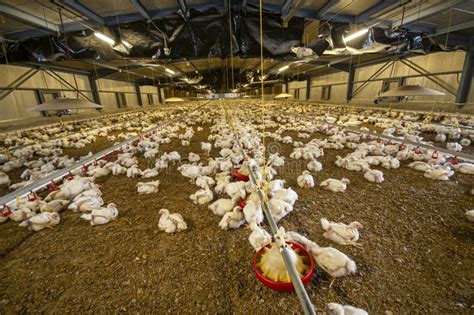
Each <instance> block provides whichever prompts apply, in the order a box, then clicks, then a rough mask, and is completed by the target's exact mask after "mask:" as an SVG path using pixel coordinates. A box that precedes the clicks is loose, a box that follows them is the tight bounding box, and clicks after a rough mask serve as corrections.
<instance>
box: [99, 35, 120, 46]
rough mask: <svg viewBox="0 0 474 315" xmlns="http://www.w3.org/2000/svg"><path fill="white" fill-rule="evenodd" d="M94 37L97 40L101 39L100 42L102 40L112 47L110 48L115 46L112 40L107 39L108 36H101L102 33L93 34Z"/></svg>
mask: <svg viewBox="0 0 474 315" xmlns="http://www.w3.org/2000/svg"><path fill="white" fill-rule="evenodd" d="M94 36H95V37H97V38H99V39H101V40H103V41H104V42H107V43H109V44H110V45H112V46H113V45H115V41H114V40H113V39H112V38H110V37H108V36H105V35H104V34H102V33H99V32H94Z"/></svg>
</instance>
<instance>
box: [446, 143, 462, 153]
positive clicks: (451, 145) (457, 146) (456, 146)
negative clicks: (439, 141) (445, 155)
mask: <svg viewBox="0 0 474 315" xmlns="http://www.w3.org/2000/svg"><path fill="white" fill-rule="evenodd" d="M446 148H447V149H448V150H451V151H456V152H460V151H462V145H460V144H459V143H457V142H448V143H447V144H446Z"/></svg>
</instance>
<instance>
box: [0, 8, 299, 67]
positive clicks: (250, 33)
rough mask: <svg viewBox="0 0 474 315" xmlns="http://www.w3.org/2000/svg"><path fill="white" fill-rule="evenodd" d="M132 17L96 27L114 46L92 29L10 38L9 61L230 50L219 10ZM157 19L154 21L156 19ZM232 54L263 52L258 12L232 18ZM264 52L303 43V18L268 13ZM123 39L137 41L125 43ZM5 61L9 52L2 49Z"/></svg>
mask: <svg viewBox="0 0 474 315" xmlns="http://www.w3.org/2000/svg"><path fill="white" fill-rule="evenodd" d="M153 22H154V23H147V22H145V21H138V22H131V23H126V24H121V25H120V26H114V27H103V28H96V31H98V32H101V33H103V34H105V35H106V36H108V37H110V38H112V39H114V41H115V43H116V44H115V45H114V46H112V45H110V44H108V43H106V42H104V41H102V40H101V39H99V38H97V37H95V36H94V32H93V31H91V30H83V31H77V32H70V33H66V34H65V35H61V36H60V37H56V36H45V37H40V38H33V39H28V40H24V41H21V42H18V43H8V45H7V54H8V61H9V62H20V61H35V62H44V61H57V60H64V59H91V58H92V59H97V60H117V59H123V58H148V59H150V58H152V59H179V58H212V57H219V58H226V57H228V56H230V51H229V47H230V45H229V43H230V38H229V35H230V34H229V21H228V19H227V16H226V15H224V14H223V13H221V12H218V11H217V10H210V11H207V12H198V11H195V10H191V14H190V18H189V19H187V20H185V19H183V18H182V17H181V16H180V15H178V14H174V15H170V16H167V17H165V18H162V19H159V20H155V21H153ZM153 24H154V25H153ZM232 28H233V36H232V37H233V38H232V46H233V50H234V55H238V56H242V57H252V56H260V32H259V17H258V15H257V14H252V13H247V14H246V15H242V14H241V13H238V12H236V13H235V15H234V16H233V20H232ZM263 30H264V40H263V48H264V56H265V57H271V58H283V57H286V56H289V55H290V54H291V50H290V49H291V47H293V46H299V45H301V38H302V35H303V30H304V19H303V18H293V19H292V20H291V21H290V23H289V25H288V27H287V28H283V27H282V26H281V19H280V16H278V15H270V14H266V15H265V18H264V21H263ZM122 41H125V42H127V43H129V44H131V45H132V46H133V47H131V48H130V47H127V45H125V44H123V43H122ZM0 58H1V59H0V61H3V62H5V56H3V55H0Z"/></svg>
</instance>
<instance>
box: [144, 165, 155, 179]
mask: <svg viewBox="0 0 474 315" xmlns="http://www.w3.org/2000/svg"><path fill="white" fill-rule="evenodd" d="M158 174H159V171H158V168H156V167H154V168H147V169H146V170H144V171H143V173H142V177H143V178H152V177H156V176H158Z"/></svg>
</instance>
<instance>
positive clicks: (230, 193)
mask: <svg viewBox="0 0 474 315" xmlns="http://www.w3.org/2000/svg"><path fill="white" fill-rule="evenodd" d="M236 105H238V106H233V107H232V108H233V109H232V110H230V109H229V110H228V112H226V110H225V108H224V107H222V106H212V107H205V108H201V109H199V110H197V111H195V112H194V114H189V115H187V116H186V118H184V119H181V120H180V121H179V122H176V123H174V124H170V125H167V126H165V127H162V128H158V129H157V130H156V131H154V132H152V133H148V134H146V135H144V136H142V137H141V138H140V139H139V140H138V141H135V142H134V143H130V144H128V145H127V146H126V147H125V149H124V150H123V152H121V153H117V154H114V155H111V156H106V157H105V158H103V159H100V160H97V161H95V162H94V163H93V164H92V165H90V166H89V167H82V168H80V169H77V170H76V171H74V172H72V173H71V174H69V175H68V176H67V177H66V178H65V179H64V180H63V182H62V184H61V185H59V186H58V185H56V183H51V185H50V186H49V190H50V192H49V193H48V194H47V195H46V196H45V197H44V198H40V197H38V196H37V195H36V194H32V195H31V196H29V198H28V199H20V198H17V200H16V201H15V202H14V203H13V204H11V205H9V206H5V207H4V209H3V212H2V213H1V215H0V222H5V221H7V220H13V221H16V222H21V223H20V226H27V227H28V228H29V229H31V230H33V231H40V230H42V229H44V228H51V227H54V226H55V225H57V224H59V223H60V221H61V217H60V214H59V213H60V212H61V211H64V210H66V209H68V210H72V211H74V212H78V213H80V214H81V216H80V217H81V218H82V219H84V220H87V221H90V224H91V225H101V224H107V223H109V222H111V221H113V220H115V219H116V218H117V217H118V215H119V211H118V209H117V208H116V205H115V204H113V203H109V204H107V205H105V202H104V200H103V199H102V197H101V195H102V193H101V191H100V188H99V186H98V185H97V184H95V183H94V181H95V179H96V178H99V177H102V176H111V175H112V176H120V175H123V176H127V177H129V178H134V177H140V178H143V181H141V182H139V183H137V187H136V188H137V195H139V194H156V193H158V192H159V185H160V181H159V180H153V179H154V178H156V177H158V176H159V174H160V173H161V172H162V171H163V170H165V169H167V168H168V167H176V168H177V170H178V171H179V172H180V173H181V175H182V176H184V177H186V178H188V179H189V181H190V183H191V184H193V185H196V188H197V190H196V192H195V193H193V194H192V195H191V196H189V199H190V200H191V202H193V203H194V204H196V205H202V206H206V207H207V208H208V209H209V210H210V212H212V213H213V214H214V215H216V216H219V217H221V219H220V222H219V224H218V226H219V227H220V228H221V229H222V230H229V229H237V228H240V227H242V226H243V225H248V226H249V227H250V234H249V237H248V240H249V243H250V245H251V246H252V247H253V248H254V249H255V250H259V249H260V248H261V247H263V246H265V245H267V244H268V243H270V242H271V241H272V236H271V235H270V234H269V233H268V232H267V230H266V229H265V227H264V225H263V224H264V221H265V216H264V213H263V210H262V202H261V196H260V195H259V192H260V191H264V193H265V195H266V196H267V197H266V198H267V202H268V206H269V210H270V212H271V214H272V216H273V217H274V219H275V221H276V222H280V221H281V220H283V219H284V218H285V217H286V216H287V215H289V214H290V213H291V212H292V211H293V209H294V205H295V203H296V202H297V201H298V194H297V193H296V192H295V191H294V190H293V189H292V188H291V187H285V184H286V182H285V180H283V179H279V178H277V176H278V170H279V169H281V168H283V167H284V165H285V162H286V159H287V158H289V159H295V160H305V161H306V166H307V170H305V171H303V172H302V174H300V175H299V176H298V177H297V184H298V186H299V187H300V188H303V189H313V188H314V187H315V186H316V185H318V183H316V181H315V179H314V177H313V175H312V174H314V173H317V172H320V171H321V170H322V169H323V165H322V164H321V162H320V161H318V158H319V157H321V156H323V155H324V150H341V149H350V150H353V151H352V152H351V153H349V154H347V155H345V156H344V157H341V156H338V157H337V160H336V161H335V164H336V165H337V166H338V167H341V168H345V169H347V170H349V171H355V172H361V173H362V174H363V177H364V178H365V179H366V180H367V181H369V182H376V183H381V182H383V181H384V174H383V172H382V171H380V170H375V169H372V168H371V167H372V166H378V165H379V166H382V167H383V168H385V169H396V168H399V167H400V161H405V160H411V161H412V162H411V163H410V164H408V166H409V167H410V168H412V169H414V170H416V171H420V172H424V176H425V177H426V178H429V179H433V180H449V178H450V177H451V176H452V175H453V174H454V172H460V173H464V174H471V175H472V174H474V164H471V163H468V162H460V161H459V160H458V159H457V158H456V157H453V156H450V155H447V154H444V153H441V152H436V151H435V150H432V149H431V150H430V149H421V148H419V147H416V146H413V145H410V144H407V145H405V144H403V143H395V142H391V141H384V140H382V139H379V138H373V137H371V136H368V135H366V134H364V133H358V132H355V131H351V130H349V129H350V128H352V127H361V125H363V124H372V125H375V127H378V128H380V130H382V134H383V135H389V136H392V137H397V138H399V139H400V141H402V142H403V140H404V139H406V140H410V141H416V142H419V143H424V144H429V143H428V142H425V141H424V139H423V137H422V136H420V133H421V132H430V133H433V132H434V133H436V134H437V135H436V137H435V140H436V141H438V142H440V143H441V142H445V141H446V140H447V139H449V141H450V142H448V143H447V147H448V148H449V149H451V150H453V151H460V150H462V148H463V147H466V146H469V145H470V143H471V140H472V138H474V130H470V129H461V128H459V126H458V125H459V123H460V122H462V123H464V124H472V123H473V122H472V121H466V120H463V121H458V120H456V119H455V118H449V117H444V116H441V115H439V116H436V115H424V116H423V115H421V114H416V115H415V114H413V113H411V114H407V113H404V112H395V111H393V112H392V111H389V112H387V111H381V110H373V109H369V110H367V109H365V110H348V109H347V108H345V107H340V108H338V107H335V108H331V110H327V109H325V108H320V107H317V108H308V107H307V106H300V105H292V106H287V107H283V108H282V106H281V104H274V105H272V104H267V105H266V108H265V111H264V109H263V107H259V106H255V107H251V106H247V105H244V104H236ZM182 109H183V108H181V107H179V108H176V109H174V110H173V111H170V112H167V113H166V114H165V113H163V112H149V113H146V114H145V113H135V114H133V115H131V117H130V116H127V115H125V116H123V117H119V118H115V120H114V121H112V120H110V121H107V120H105V121H102V122H99V121H93V122H89V123H86V124H81V125H79V126H74V125H64V126H61V127H57V128H51V129H50V130H47V132H46V133H41V132H39V131H34V132H28V133H21V132H19V133H18V134H16V135H13V136H7V137H5V138H4V139H3V143H4V145H5V146H6V147H10V150H8V151H6V152H5V153H3V154H0V163H1V164H2V165H1V166H0V169H1V172H0V185H10V189H12V190H14V189H17V188H19V187H22V186H25V185H28V184H30V183H32V182H34V181H36V180H38V179H39V178H42V177H44V176H47V175H48V174H51V173H52V172H54V171H55V170H57V169H61V168H64V167H67V166H70V165H73V164H74V163H76V161H75V160H74V159H73V158H70V157H68V156H64V155H62V148H71V147H74V148H79V147H81V146H86V145H87V144H89V143H91V142H93V141H95V138H96V137H97V136H103V137H108V139H109V140H110V141H115V140H117V139H120V138H123V139H126V138H128V137H130V136H133V135H137V134H140V133H141V132H143V131H144V130H147V129H150V128H154V127H156V124H154V123H153V121H154V120H156V119H162V118H164V117H165V115H166V116H167V117H168V118H171V117H174V116H175V115H176V113H177V112H178V111H180V110H182ZM263 111H264V112H263ZM170 113H171V114H170ZM283 113H284V114H283ZM289 113H292V114H289ZM262 117H263V121H262ZM315 117H317V119H315ZM440 119H444V121H440V123H441V124H440V123H438V122H435V121H436V120H440ZM447 119H448V120H449V121H446V120H447ZM196 125H198V126H196ZM199 125H208V126H210V128H209V130H210V134H209V136H208V138H207V142H202V143H200V146H201V151H202V152H198V153H189V154H188V155H187V156H185V157H182V156H181V154H180V153H179V149H176V150H175V151H171V152H163V151H161V150H160V145H162V144H168V143H170V142H171V141H172V139H178V140H179V141H180V144H181V146H189V145H190V143H191V142H192V141H193V137H194V135H195V132H202V131H203V128H202V127H200V126H199ZM77 128H81V130H82V131H80V132H79V131H77V130H76V129H77ZM346 128H347V129H346ZM360 129H361V130H362V131H364V130H368V129H367V128H365V127H362V128H360ZM123 130H125V131H126V132H122V133H121V134H120V135H118V136H115V135H110V134H111V133H112V132H118V131H123ZM183 130H184V131H183ZM288 131H292V132H296V133H297V138H295V139H293V138H292V137H290V136H283V133H285V132H288ZM316 134H320V135H321V134H322V135H323V136H324V137H323V138H320V137H316ZM263 135H264V136H265V138H269V139H272V140H273V141H277V142H281V143H283V144H288V145H292V146H293V148H294V149H293V152H292V153H291V154H290V156H289V157H285V156H281V155H280V154H279V153H273V154H269V155H266V154H265V147H264V141H263ZM303 139H308V140H309V141H307V142H306V143H304V142H303V141H302V140H303ZM212 152H218V154H217V155H215V156H212V155H213V154H212ZM139 157H143V158H145V159H148V160H151V161H153V160H154V163H151V164H149V165H152V166H153V167H149V168H147V169H144V170H142V169H140V167H139V160H138V158H139ZM19 167H25V170H24V171H23V173H22V174H21V176H20V177H21V179H22V180H23V181H21V182H18V183H14V184H11V183H10V178H9V176H8V172H10V171H11V170H13V169H15V168H19ZM235 173H237V174H240V175H245V176H248V175H249V173H253V174H254V175H255V181H253V180H248V181H238V180H236V179H235V177H236V176H235ZM349 185H350V182H349V180H348V179H346V178H342V179H335V178H328V179H326V180H324V181H322V182H320V183H319V187H321V188H322V189H326V190H329V191H331V192H344V191H345V190H346V189H348V186H349ZM471 193H474V190H472V191H471ZM104 205H105V206H104ZM159 213H160V215H161V217H160V219H159V222H158V227H159V229H160V230H162V231H164V232H166V233H176V232H181V231H183V230H186V229H187V224H186V222H185V219H184V218H183V217H182V216H181V215H180V214H179V213H170V211H169V210H168V209H161V210H159ZM466 216H467V218H468V219H469V220H470V221H474V211H473V210H471V211H468V212H467V213H466ZM321 227H322V231H324V234H323V235H324V237H325V238H327V239H329V240H331V241H333V242H334V243H336V244H338V245H350V246H355V247H358V248H360V247H361V245H360V244H359V243H358V240H359V237H360V234H359V229H361V228H362V227H363V226H362V224H361V223H359V222H352V223H349V224H345V223H340V222H331V221H330V220H328V219H326V218H321ZM279 233H280V235H281V237H282V238H284V239H285V240H287V241H293V242H296V243H299V244H300V245H302V246H304V247H305V248H306V249H307V251H308V252H309V253H310V254H311V255H312V256H313V258H314V260H315V262H316V263H317V265H318V266H319V267H320V268H321V269H322V270H324V271H325V272H326V273H327V274H328V275H329V276H330V277H331V279H332V281H331V285H332V284H333V282H334V281H335V279H336V278H339V277H344V276H348V275H350V274H353V273H355V272H356V268H357V267H356V262H354V261H353V260H352V259H351V258H350V257H348V256H347V255H345V254H344V253H343V252H342V251H340V250H338V249H336V248H333V247H321V246H319V245H318V244H316V243H315V242H313V241H311V240H310V239H308V238H307V237H305V236H303V235H300V234H299V233H297V232H294V231H285V230H284V229H283V228H280V231H279ZM327 310H328V311H329V312H330V313H331V314H367V312H365V311H364V310H361V309H357V308H354V307H352V306H347V305H345V306H343V305H339V304H335V303H330V304H328V305H327Z"/></svg>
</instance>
